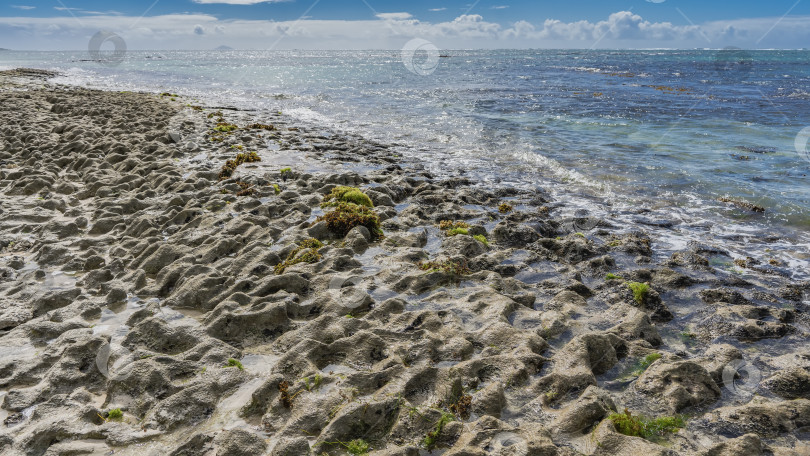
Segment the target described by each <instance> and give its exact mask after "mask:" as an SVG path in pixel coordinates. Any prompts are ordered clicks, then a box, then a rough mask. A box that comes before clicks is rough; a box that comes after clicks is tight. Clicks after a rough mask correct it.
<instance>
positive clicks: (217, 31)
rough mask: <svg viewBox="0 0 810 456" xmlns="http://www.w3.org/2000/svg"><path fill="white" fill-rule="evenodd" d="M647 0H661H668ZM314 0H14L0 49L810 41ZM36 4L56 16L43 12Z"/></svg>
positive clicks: (614, 17)
mask: <svg viewBox="0 0 810 456" xmlns="http://www.w3.org/2000/svg"><path fill="white" fill-rule="evenodd" d="M646 1H647V2H650V3H659V4H660V3H662V2H663V1H664V0H660V1H659V0H656V1H652V0H646ZM291 2H292V0H193V1H189V2H187V3H188V5H187V6H189V7H191V8H194V7H195V5H198V6H205V5H211V4H217V5H219V6H221V5H222V4H223V3H225V4H228V5H229V6H228V8H242V9H245V8H257V7H260V6H263V7H268V6H273V5H280V4H282V3H288V4H289V3H291ZM59 3H61V2H59ZM147 3H149V2H147ZM650 3H647V4H648V5H649V4H650ZM57 4H58V3H57ZM797 4H798V3H797ZM230 5H238V6H230ZM317 5H318V2H317V1H316V2H314V3H312V4H304V3H303V2H298V7H299V8H298V9H299V10H301V9H303V8H305V7H307V6H310V7H309V9H306V10H304V11H300V16H299V17H298V18H296V19H292V18H289V17H288V18H285V19H281V20H275V19H274V18H273V17H262V16H272V14H255V15H249V14H248V15H247V17H244V16H245V15H244V14H243V15H242V16H243V17H226V16H227V15H226V14H214V13H208V12H196V13H189V12H166V11H159V12H158V13H157V14H149V13H150V11H147V12H146V13H144V15H143V16H140V15H134V14H131V13H129V14H128V13H122V12H117V11H96V10H93V9H92V6H91V5H87V8H70V7H67V6H64V5H62V6H59V7H53V5H48V6H39V5H33V4H32V5H25V4H15V5H9V6H8V7H6V8H7V10H8V11H12V10H13V11H16V12H17V13H18V14H9V15H6V16H3V17H0V47H5V48H11V49H22V50H78V49H83V48H86V46H87V42H88V40H89V39H90V37H92V36H93V35H94V34H95V33H96V32H98V31H99V30H108V31H111V32H114V33H116V34H118V35H119V36H121V37H122V38H124V39H125V40H126V42H127V45H128V48H129V49H155V50H168V49H192V50H193V49H213V48H215V47H218V46H222V45H225V46H230V47H232V48H235V49H400V48H401V47H402V45H403V44H404V43H405V42H407V41H408V40H410V39H412V38H415V37H418V38H422V39H426V40H429V41H431V42H433V43H435V44H436V46H438V47H440V48H445V49H478V48H647V49H648V48H722V47H726V46H738V47H742V48H788V49H797V48H804V47H807V46H808V45H807V43H810V27H808V25H810V16H808V15H790V14H786V13H785V11H780V13H779V14H774V15H773V16H768V17H750V18H739V19H727V20H708V21H704V22H702V23H699V24H698V23H694V22H692V20H691V19H690V18H689V17H688V16H687V15H686V14H685V13H684V12H683V11H682V10H680V9H679V8H674V9H675V10H677V12H678V13H679V17H680V18H681V21H679V22H678V23H675V22H672V21H667V20H657V21H656V20H652V19H646V18H645V17H642V15H641V14H638V13H636V12H633V11H632V10H622V11H616V12H612V13H609V14H607V15H606V16H605V17H603V18H601V19H592V20H588V19H580V20H561V19H554V18H548V19H544V20H535V21H532V20H527V19H519V20H512V21H508V20H507V21H503V20H501V21H498V20H495V19H488V18H487V16H489V15H490V14H492V15H498V14H503V13H504V12H505V11H510V12H511V13H517V17H521V15H520V13H519V12H517V11H515V10H516V9H517V8H516V7H515V5H507V4H501V3H498V4H491V5H482V6H480V7H479V8H477V10H476V11H475V12H473V11H472V10H473V8H467V11H463V12H462V13H458V12H453V11H452V9H448V8H447V7H444V6H441V7H436V8H430V9H427V8H425V9H424V10H423V11H425V12H430V13H429V14H445V15H447V14H450V15H451V16H449V17H447V18H446V19H444V20H425V19H418V18H416V17H415V16H414V14H415V13H411V12H405V11H392V12H377V11H374V10H373V8H369V9H371V13H373V14H370V13H369V11H368V10H366V14H365V15H359V17H358V18H346V17H343V18H335V19H330V18H329V17H324V15H323V14H321V15H319V16H313V15H312V14H313V12H314V11H315V8H316V7H317ZM476 5H477V4H473V5H472V6H473V7H475V6H476ZM116 6H118V5H116ZM153 6H154V5H153ZM795 7H796V4H794V8H795ZM8 8H11V9H12V10H9V9H8ZM670 8H672V7H670ZM41 9H44V10H47V11H51V12H53V14H50V13H47V12H41ZM38 10H40V11H38ZM150 10H151V8H150ZM792 10H793V8H791V9H790V10H789V11H788V13H790V12H791V11H792ZM34 12H37V14H34ZM25 13H30V14H25ZM57 13H58V14H57ZM220 13H221V12H220ZM327 16H328V15H327ZM526 17H528V15H526Z"/></svg>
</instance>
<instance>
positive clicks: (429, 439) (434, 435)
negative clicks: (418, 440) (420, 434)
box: [422, 412, 456, 450]
mask: <svg viewBox="0 0 810 456" xmlns="http://www.w3.org/2000/svg"><path fill="white" fill-rule="evenodd" d="M455 420H456V417H455V416H453V414H452V413H447V412H444V413H442V416H441V418H439V421H437V422H436V424H435V425H434V427H433V430H432V431H430V432H428V433H427V435H426V436H425V438H424V439H423V440H422V445H424V447H425V448H427V449H428V450H430V449H433V447H434V446H436V441H437V440H439V436H440V435H441V434H442V431H443V430H444V427H445V426H447V423H450V422H452V421H455Z"/></svg>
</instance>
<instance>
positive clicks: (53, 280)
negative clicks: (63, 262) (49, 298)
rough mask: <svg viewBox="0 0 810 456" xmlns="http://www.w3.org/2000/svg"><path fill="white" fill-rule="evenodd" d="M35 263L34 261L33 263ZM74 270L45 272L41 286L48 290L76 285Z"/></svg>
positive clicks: (63, 288)
mask: <svg viewBox="0 0 810 456" xmlns="http://www.w3.org/2000/svg"><path fill="white" fill-rule="evenodd" d="M34 264H36V263H34ZM76 281H77V279H76V273H75V272H62V271H53V272H46V273H45V278H44V279H43V280H42V282H41V283H42V286H43V287H45V288H47V289H49V290H67V289H71V288H74V287H75V286H76Z"/></svg>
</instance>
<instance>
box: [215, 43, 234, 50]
mask: <svg viewBox="0 0 810 456" xmlns="http://www.w3.org/2000/svg"><path fill="white" fill-rule="evenodd" d="M214 50H215V51H233V48H232V47H230V46H225V45H224V44H223V45H222V46H219V47H217V48H214Z"/></svg>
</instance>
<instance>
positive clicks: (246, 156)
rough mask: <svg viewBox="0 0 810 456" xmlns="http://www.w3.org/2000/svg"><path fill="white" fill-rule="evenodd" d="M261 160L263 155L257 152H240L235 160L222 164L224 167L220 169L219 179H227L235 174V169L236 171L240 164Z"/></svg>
mask: <svg viewBox="0 0 810 456" xmlns="http://www.w3.org/2000/svg"><path fill="white" fill-rule="evenodd" d="M259 161H262V157H260V156H259V154H257V153H256V152H240V153H238V154H236V157H235V158H234V159H233V160H228V161H226V162H225V164H224V165H222V169H221V170H220V171H219V180H225V179H228V178H229V177H231V176H233V173H234V171H236V168H238V167H239V165H242V164H244V163H253V162H259Z"/></svg>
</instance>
